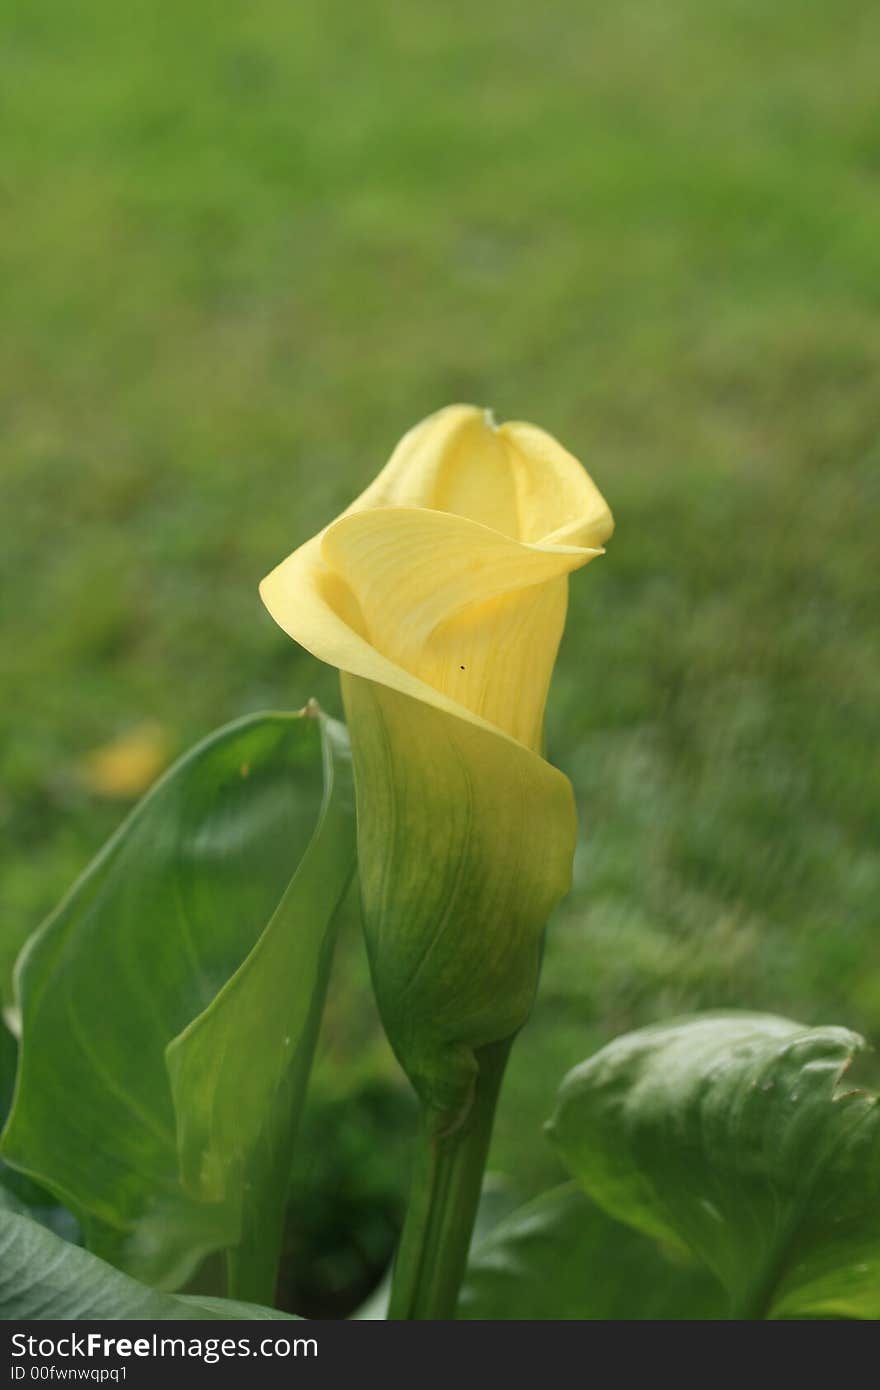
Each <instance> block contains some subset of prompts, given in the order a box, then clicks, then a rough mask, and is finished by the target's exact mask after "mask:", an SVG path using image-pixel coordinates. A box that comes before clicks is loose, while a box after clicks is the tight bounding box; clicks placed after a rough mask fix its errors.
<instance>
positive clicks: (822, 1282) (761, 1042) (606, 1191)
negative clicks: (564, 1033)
mask: <svg viewBox="0 0 880 1390" xmlns="http://www.w3.org/2000/svg"><path fill="white" fill-rule="evenodd" d="M863 1047H864V1043H863V1041H862V1039H861V1038H859V1037H858V1036H857V1035H856V1034H854V1033H849V1032H847V1031H846V1030H845V1029H843V1028H805V1027H804V1026H803V1025H802V1024H799V1023H792V1022H790V1021H789V1020H787V1019H781V1018H774V1017H770V1016H767V1015H752V1014H738V1015H737V1014H722V1015H708V1016H705V1017H697V1018H693V1019H683V1020H680V1021H677V1022H674V1023H670V1024H666V1025H661V1026H658V1027H653V1028H645V1029H643V1030H641V1031H640V1032H637V1033H630V1034H627V1035H626V1036H625V1037H622V1038H618V1039H617V1040H616V1041H615V1042H613V1043H611V1044H609V1046H607V1047H605V1048H603V1049H602V1051H601V1052H599V1053H597V1054H596V1056H595V1057H593V1058H591V1059H590V1060H589V1061H587V1062H585V1063H583V1065H582V1066H580V1067H577V1068H576V1069H575V1070H574V1071H573V1072H571V1073H570V1074H569V1076H568V1077H566V1079H565V1081H564V1082H563V1084H562V1089H561V1091H560V1097H559V1104H558V1108H557V1112H556V1115H555V1117H554V1120H553V1121H552V1124H551V1133H552V1137H553V1138H554V1139H555V1142H556V1144H557V1145H558V1147H559V1149H560V1151H561V1153H562V1156H563V1158H564V1159H565V1161H566V1162H567V1164H568V1166H569V1168H570V1169H571V1171H572V1172H573V1173H574V1174H575V1176H576V1177H577V1178H578V1179H579V1180H580V1181H581V1182H582V1183H583V1185H584V1187H585V1188H586V1190H587V1192H588V1193H589V1194H590V1195H591V1196H592V1197H593V1198H594V1199H595V1200H596V1201H597V1202H598V1203H599V1204H600V1205H601V1206H603V1207H604V1208H605V1209H606V1211H608V1212H610V1213H611V1215H613V1216H616V1217H618V1218H619V1219H621V1220H623V1221H627V1222H629V1223H630V1224H631V1225H633V1226H635V1227H637V1228H638V1229H640V1230H642V1231H645V1232H647V1233H648V1234H651V1235H654V1236H659V1237H660V1238H661V1239H664V1240H666V1241H669V1242H674V1243H676V1244H677V1245H678V1246H679V1247H682V1248H686V1249H690V1250H691V1251H693V1252H695V1253H696V1254H697V1255H699V1256H700V1257H701V1258H702V1259H703V1260H704V1261H705V1263H706V1264H707V1265H708V1266H709V1268H710V1269H712V1270H713V1271H714V1272H715V1273H716V1274H717V1276H718V1278H719V1279H720V1280H721V1282H722V1283H723V1284H724V1286H725V1288H726V1289H727V1291H728V1294H729V1296H730V1315H731V1316H732V1317H735V1318H870V1319H874V1318H878V1317H880V1104H878V1098H877V1097H876V1096H872V1095H869V1094H867V1093H866V1092H864V1091H860V1090H855V1089H847V1087H846V1084H845V1082H844V1074H845V1072H846V1070H847V1068H848V1066H849V1065H850V1063H851V1061H852V1059H853V1057H854V1056H855V1055H856V1053H857V1052H859V1051H860V1050H861V1049H862V1048H863Z"/></svg>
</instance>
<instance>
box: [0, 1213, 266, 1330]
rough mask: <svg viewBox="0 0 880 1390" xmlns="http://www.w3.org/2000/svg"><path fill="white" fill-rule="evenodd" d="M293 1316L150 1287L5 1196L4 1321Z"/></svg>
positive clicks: (1, 1237)
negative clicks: (62, 1236)
mask: <svg viewBox="0 0 880 1390" xmlns="http://www.w3.org/2000/svg"><path fill="white" fill-rule="evenodd" d="M224 1318H235V1319H238V1318H242V1319H249V1320H252V1321H256V1320H259V1319H263V1320H267V1321H268V1320H269V1319H279V1320H284V1321H289V1320H292V1319H291V1315H290V1314H288V1313H279V1312H276V1311H275V1309H273V1308H261V1307H259V1306H257V1305H256V1304H251V1303H238V1302H234V1301H233V1300H231V1299H222V1298H197V1297H180V1296H177V1297H176V1296H174V1295H173V1294H163V1293H157V1292H156V1290H155V1289H148V1288H145V1286H144V1285H143V1284H138V1283H136V1281H135V1280H134V1279H130V1278H129V1277H128V1275H126V1274H121V1273H120V1272H119V1270H118V1269H114V1268H113V1267H112V1265H108V1264H106V1263H105V1262H104V1261H103V1260H99V1259H98V1257H97V1256H96V1255H90V1254H89V1253H88V1252H87V1251H86V1250H80V1249H78V1247H77V1246H75V1245H68V1244H67V1242H66V1241H64V1240H61V1239H60V1238H59V1237H58V1236H56V1235H53V1234H52V1233H51V1231H47V1230H45V1229H44V1228H43V1227H42V1226H40V1225H38V1224H37V1222H35V1221H31V1220H30V1219H29V1218H28V1217H27V1216H25V1215H23V1214H21V1213H20V1212H17V1211H15V1210H10V1209H9V1208H8V1205H7V1204H6V1203H4V1200H3V1199H2V1197H0V1321H4V1322H18V1321H29V1320H38V1321H43V1322H44V1321H49V1320H54V1319H58V1320H59V1321H68V1320H76V1321H83V1320H90V1319H100V1320H101V1321H104V1320H105V1319H109V1320H117V1321H123V1320H126V1319H132V1320H137V1321H140V1320H143V1319H146V1320H149V1321H160V1320H162V1321H165V1320H173V1321H178V1322H179V1321H182V1320H183V1319H189V1320H192V1321H208V1320H210V1321H213V1320H216V1319H224Z"/></svg>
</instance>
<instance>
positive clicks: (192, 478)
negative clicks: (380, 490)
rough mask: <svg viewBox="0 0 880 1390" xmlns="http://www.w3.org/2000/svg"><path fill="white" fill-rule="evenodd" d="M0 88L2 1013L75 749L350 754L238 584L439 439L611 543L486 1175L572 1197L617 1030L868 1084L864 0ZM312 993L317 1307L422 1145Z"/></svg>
mask: <svg viewBox="0 0 880 1390" xmlns="http://www.w3.org/2000/svg"><path fill="white" fill-rule="evenodd" d="M0 43H2V47H0V64H2V84H0V116H2V125H0V131H2V133H0V146H2V153H3V161H2V175H0V188H2V195H3V215H2V220H0V275H2V286H0V288H2V297H3V304H4V319H5V330H6V331H5V332H4V334H3V339H2V343H0V405H2V411H3V415H4V417H5V419H4V425H3V444H2V459H0V491H2V513H3V516H4V521H5V526H4V541H3V546H2V550H0V583H2V593H3V608H4V624H3V653H4V655H3V670H4V681H3V687H4V698H3V701H2V709H0V721H2V729H0V759H2V791H0V825H2V851H0V854H2V881H0V893H2V902H0V960H2V963H3V973H4V974H7V973H8V966H9V964H10V963H11V960H12V959H13V957H14V954H15V951H16V949H17V946H18V945H19V944H20V942H21V941H22V940H23V938H24V936H25V935H26V934H27V933H28V932H29V931H30V930H31V929H32V927H33V926H35V925H36V924H37V923H38V921H39V920H40V918H41V917H42V915H43V914H44V912H46V911H47V910H48V909H49V908H50V907H51V906H53V905H54V903H55V901H56V900H57V898H58V897H59V896H60V894H61V893H62V892H63V891H64V889H65V888H66V887H67V886H68V884H69V882H70V880H71V879H72V877H73V876H74V874H75V873H76V872H77V871H78V870H79V869H80V868H81V867H82V866H83V864H84V863H85V862H86V861H87V859H88V858H89V857H90V855H91V854H92V853H93V852H94V851H95V850H96V849H97V848H98V847H99V845H100V844H101V842H102V841H103V839H104V838H105V837H106V835H107V834H108V833H109V832H110V831H111V830H112V828H113V827H114V826H115V824H116V823H117V822H118V820H119V818H120V816H121V814H122V812H123V810H124V809H125V806H124V804H122V803H118V802H111V801H108V800H104V799H101V798H100V797H98V796H97V795H95V794H93V793H90V792H89V790H88V788H87V786H86V785H85V784H84V782H83V779H82V777H81V775H80V773H79V769H80V768H81V765H82V760H83V758H84V757H85V755H86V754H87V753H88V752H89V750H91V749H93V748H95V747H96V746H98V745H101V744H103V743H105V742H106V741H107V740H108V739H110V738H112V737H113V736H115V735H117V734H120V733H124V732H125V730H126V729H127V728H130V727H133V726H137V725H138V724H140V723H141V722H143V721H146V720H155V721H158V723H159V724H160V725H161V726H162V727H163V728H164V730H165V731H166V736H167V738H168V741H169V746H170V748H171V749H172V750H182V749H183V748H185V747H186V746H187V745H188V744H190V743H191V742H193V741H194V740H195V739H197V738H198V737H200V736H202V735H203V734H204V733H206V732H207V731H208V730H209V729H211V728H212V727H214V726H216V725H217V724H220V723H222V722H224V721H226V720H228V719H230V718H233V717H235V716H237V715H239V714H243V713H246V712H248V711H251V710H257V709H261V708H264V707H280V708H292V707H295V706H299V705H301V704H303V703H304V702H305V700H306V698H307V697H308V696H310V695H316V696H317V697H318V698H319V699H320V700H321V701H322V703H324V704H325V705H326V706H327V707H328V708H329V709H330V710H331V711H333V712H336V711H338V709H339V701H338V691H337V683H336V678H335V674H334V673H333V672H330V671H327V670H325V669H323V668H320V667H318V665H317V663H315V662H314V661H313V660H312V659H311V658H308V657H306V656H305V655H304V654H302V653H300V652H298V651H297V649H296V648H295V647H294V646H293V645H292V644H291V643H290V642H289V641H288V640H287V639H286V638H285V637H283V635H282V634H281V633H280V631H279V630H277V629H276V628H275V627H274V625H273V624H272V622H271V620H270V619H269V618H268V616H267V615H266V614H265V613H264V611H263V610H262V608H261V605H260V603H259V600H258V598H257V594H256V586H257V583H258V581H259V579H260V577H261V576H262V575H263V574H264V573H265V572H266V571H267V570H268V569H269V568H271V567H272V565H274V564H275V563H276V562H277V561H278V560H279V559H281V558H282V557H283V556H284V555H285V554H286V553H287V552H288V551H289V550H291V549H292V548H293V547H294V546H295V545H297V544H298V543H300V542H301V541H302V540H304V539H306V538H307V537H308V536H309V535H310V534H312V533H313V532H314V531H315V530H316V529H317V528H318V527H319V526H320V525H321V524H323V523H324V522H325V521H327V520H328V519H329V518H331V517H332V516H334V515H335V514H336V513H337V512H338V511H339V510H340V509H341V508H342V507H343V506H344V505H345V504H346V503H347V502H348V501H349V500H350V498H351V496H352V495H353V494H354V493H355V492H357V491H359V490H360V489H361V488H362V487H363V486H364V485H365V483H366V482H368V481H369V480H370V478H371V477H372V476H373V474H374V473H375V472H376V471H377V469H378V468H379V467H380V466H381V465H382V463H384V461H385V459H386V457H387V455H388V454H389V452H390V450H391V448H392V447H393V445H394V443H395V442H396V440H397V438H398V437H399V436H400V435H401V434H402V433H403V431H404V430H405V429H406V428H408V427H409V426H410V425H411V424H413V423H414V422H415V421H416V420H418V419H419V418H420V417H422V416H423V415H425V414H427V413H429V412H430V411H432V410H434V409H436V408H437V407H439V406H441V405H443V404H446V403H448V402H450V401H454V400H466V401H473V402H476V403H478V404H485V405H489V406H492V407H493V408H494V409H495V411H496V414H497V415H498V416H499V418H502V419H503V418H511V417H514V418H523V419H528V420H532V421H534V422H536V423H538V424H541V425H543V426H544V427H546V428H548V429H550V430H551V431H552V432H553V433H555V434H556V435H557V436H558V437H559V438H560V439H561V440H562V441H563V442H564V443H565V444H566V445H567V446H568V447H569V448H571V449H572V450H573V452H575V453H576V454H577V455H578V456H579V457H581V458H582V459H583V460H584V462H585V463H586V465H587V467H588V468H589V469H590V470H591V472H592V473H593V475H594V477H595V479H596V481H597V483H598V484H599V486H600V487H601V489H602V490H603V492H604V493H605V495H606V496H607V497H608V499H609V502H610V503H611V506H612V508H613V510H614V512H615V515H616V519H617V526H618V531H617V534H616V536H615V537H614V538H613V540H612V542H611V543H610V545H609V548H608V554H607V556H606V557H605V558H604V559H602V560H600V561H598V562H597V563H596V564H594V565H593V566H591V567H590V568H589V570H587V571H586V572H584V573H582V574H578V575H576V576H575V577H574V580H573V584H572V606H571V614H570V621H569V625H568V629H567V633H566V637H565V641H564V646H563V650H562V654H561V657H560V662H559V668H558V673H557V678H556V682H555V686H554V691H553V695H552V699H551V705H550V710H549V721H548V738H549V750H550V755H551V756H552V758H553V759H554V761H556V762H557V763H558V764H559V765H560V766H562V767H563V768H564V769H565V770H566V771H567V772H568V773H569V775H570V776H571V777H572V779H573V781H574V784H575V787H576V791H577V794H578V798H579V801H580V806H581V828H582V844H581V848H580V850H579V853H578V857H577V862H576V878H575V889H574V892H573V894H572V896H571V897H570V899H569V900H568V902H567V903H566V904H565V906H564V907H563V908H562V909H561V911H560V912H559V914H558V916H557V918H556V920H555V921H554V923H553V926H552V930H551V932H550V935H549V939H548V948H547V955H546V963H545V972H544V980H543V985H542V990H541V996H540V1002H539V1004H538V1007H537V1008H536V1011H535V1014H534V1016H533V1020H532V1022H531V1024H530V1025H529V1027H528V1029H527V1031H526V1033H525V1034H524V1035H523V1037H522V1039H521V1040H520V1042H519V1043H518V1045H517V1049H516V1051H515V1054H514V1063H513V1066H512V1071H511V1076H510V1081H509V1085H508V1088H507V1091H506V1093H505V1097H504V1100H503V1103H502V1107H501V1112H500V1118H499V1127H498V1133H497V1140H496V1144H495V1150H494V1161H495V1163H496V1166H498V1167H500V1168H502V1169H504V1170H506V1171H509V1172H512V1173H514V1174H515V1175H516V1177H517V1179H518V1181H519V1182H520V1184H521V1185H522V1186H523V1187H524V1189H525V1191H526V1192H531V1191H534V1190H537V1189H538V1188H539V1187H540V1186H541V1185H543V1184H544V1183H546V1182H549V1181H554V1180H556V1179H557V1178H558V1177H559V1175H560V1172H561V1170H560V1168H559V1167H558V1164H557V1160H556V1159H555V1157H554V1156H553V1154H552V1153H551V1152H550V1150H549V1148H548V1147H547V1146H546V1145H545V1143H544V1141H543V1139H542V1137H541V1134H540V1126H541V1122H542V1121H543V1119H544V1118H545V1117H546V1115H547V1114H548V1113H549V1111H550V1108H551V1103H552V1093H553V1091H554V1089H555V1085H556V1083H557V1081H558V1079H559V1077H560V1076H561V1074H562V1073H563V1071H565V1070H566V1069H567V1068H568V1067H569V1066H571V1065H572V1064H574V1063H575V1062H578V1061H579V1060H580V1059H581V1058H582V1057H584V1056H585V1055H586V1054H587V1053H588V1052H590V1051H591V1050H592V1049H593V1048H594V1047H595V1046H597V1045H599V1044H600V1043H602V1042H604V1041H606V1040H607V1039H608V1038H610V1037H612V1036H614V1035H615V1034H617V1033H619V1032H622V1031H624V1030H626V1029H628V1028H632V1027H634V1026H637V1025H638V1024H640V1023H643V1022H648V1021H651V1020H654V1019H659V1018H662V1017H664V1016H669V1015H671V1014H675V1013H680V1012H682V1011H684V1010H688V1009H691V1008H695V1007H728V1006H743V1007H748V1008H750V1009H767V1010H772V1011H775V1012H779V1013H782V1014H785V1015H788V1016H791V1017H795V1018H800V1019H802V1020H803V1021H805V1022H808V1023H829V1022H839V1023H843V1024H846V1025H848V1026H851V1027H855V1028H858V1029H861V1030H863V1031H865V1032H867V1034H868V1035H869V1036H873V1038H874V1039H875V1040H876V1039H877V1038H878V1037H880V936H878V931H877V923H876V903H877V900H878V886H880V856H878V850H877V839H876V831H877V826H878V824H880V767H878V760H877V756H876V754H877V744H878V733H880V728H878V716H877V704H878V700H877V695H878V689H880V659H878V651H877V643H876V631H875V628H874V625H875V623H876V607H877V605H876V557H877V549H878V524H880V390H878V379H880V316H878V309H880V85H878V83H877V80H876V63H877V53H878V51H880V9H878V7H877V5H876V3H874V0H839V3H837V4H836V5H833V6H832V5H828V4H825V3H820V0H777V3H775V4H774V5H772V6H768V5H766V4H765V3H759V0H715V3H713V4H711V5H708V4H706V3H705V0H669V3H665V4H661V3H658V2H656V0H639V2H638V3H636V0H615V3H610V0H609V2H608V3H604V4H598V3H585V0H577V3H575V0H550V3H546V4H541V5H539V4H537V3H529V4H523V5H509V4H501V3H495V2H494V0H490V2H488V3H485V4H480V5H474V4H473V3H468V4H465V3H461V2H460V0H451V3H443V4H439V3H435V4H431V3H427V0H414V2H413V3H410V4H408V5H402V4H394V3H391V0H387V3H383V2H382V0H360V3H357V4H354V3H351V0H321V3H317V0H308V3H305V4H292V3H283V0H252V2H251V3H249V4H248V5H247V6H241V7H239V6H226V7H224V6H218V5H216V4H214V3H212V4H209V3H207V0H179V3H176V4H171V3H170V0H156V3H153V4H145V5H136V6H117V5H112V4H110V3H109V0H67V3H65V4H64V5H61V6H60V5H58V4H53V3H49V0H9V3H8V4H7V6H6V8H5V11H4V19H3V21H2V35H0ZM340 964H341V970H340V974H339V977H338V981H337V985H336V989H335V994H334V995H333V998H332V999H331V1006H330V1012H329V1016H328V1020H327V1025H326V1029H325V1050H324V1059H323V1062H322V1064H321V1067H320V1071H319V1076H318V1078H317V1083H316V1092H315V1094H316V1101H317V1103H316V1105H315V1106H314V1107H313V1118H312V1120H311V1122H310V1123H311V1126H312V1128H311V1130H310V1134H311V1136H312V1138H313V1140H314V1141H315V1145H316V1147H315V1148H314V1151H313V1152H312V1153H311V1155H310V1157H308V1158H305V1157H304V1158H303V1160H302V1164H301V1168H302V1171H301V1172H299V1174H298V1177H297V1191H298V1192H299V1193H300V1195H301V1196H302V1194H303V1193H305V1194H307V1195H308V1199H309V1200H308V1201H305V1199H304V1198H303V1200H302V1203H301V1205H302V1210H303V1212H304V1215H303V1217H302V1219H301V1220H300V1221H299V1223H298V1224H297V1223H296V1221H295V1222H294V1224H295V1226H296V1232H295V1236H294V1242H295V1243H296V1241H305V1242H306V1245H307V1246H308V1248H309V1250H310V1251H311V1252H312V1254H313V1255H314V1257H315V1259H316V1261H317V1263H316V1268H318V1267H319V1266H320V1267H321V1268H324V1274H321V1275H318V1276H316V1278H318V1282H319V1283H320V1281H321V1279H323V1280H324V1284H325V1286H326V1288H327V1289H330V1290H331V1291H332V1290H334V1289H335V1290H336V1291H337V1293H339V1291H340V1290H341V1291H342V1292H341V1293H339V1297H340V1298H341V1299H342V1303H343V1305H344V1302H345V1289H346V1288H349V1287H350V1288H352V1289H353V1288H354V1287H355V1285H356V1284H358V1282H359V1281H360V1282H361V1283H363V1271H362V1263H363V1261H362V1259H361V1255H352V1253H351V1250H350V1249H349V1246H348V1244H347V1242H348V1241H349V1238H348V1236H347V1234H346V1232H347V1231H348V1230H349V1229H350V1228H351V1227H352V1225H357V1223H358V1221H359V1220H360V1221H361V1227H362V1230H361V1233H360V1237H359V1238H360V1239H361V1241H362V1245H363V1246H364V1248H366V1249H368V1250H369V1251H371V1252H373V1253H372V1254H371V1255H370V1256H369V1259H373V1258H375V1261H376V1263H377V1264H378V1263H380V1261H381V1258H383V1256H382V1250H384V1242H385V1241H386V1239H387V1235H386V1229H385V1225H384V1224H383V1223H384V1222H386V1221H390V1223H391V1225H392V1226H393V1222H394V1219H395V1218H394V1213H395V1211H396V1210H397V1207H398V1205H399V1194H400V1189H401V1180H400V1156H399V1154H400V1148H401V1145H402V1143H403V1138H402V1136H403V1135H404V1134H405V1132H406V1130H407V1126H408V1123H409V1109H408V1106H407V1104H406V1100H405V1097H404V1092H403V1088H402V1084H401V1082H400V1078H399V1074H398V1073H397V1071H396V1068H395V1067H394V1064H393V1062H392V1061H391V1060H390V1058H389V1056H388V1054H387V1051H386V1049H385V1047H384V1044H383V1043H382V1040H381V1038H380V1036H379V1034H378V1030H377V1025H376V1022H375V1017H374V1013H373V1009H372V1005H371V1004H370V1002H369V996H368V994H367V991H366V986H365V981H364V967H363V959H362V955H361V948H360V945H359V941H358V937H357V933H356V930H355V929H354V927H353V926H350V928H349V930H348V931H347V933H346V935H345V939H344V942H343V949H342V956H341V962H340ZM4 987H5V988H6V989H7V990H8V984H6V983H4ZM7 997H8V996H7ZM352 1078H354V1080H353V1079H352ZM352 1086H356V1087H357V1089H358V1095H357V1099H356V1102H355V1103H354V1104H352V1103H351V1102H349V1100H348V1093H349V1091H350V1089H351V1087H352ZM389 1133H393V1134H394V1135H395V1136H397V1137H395V1138H394V1140H393V1141H392V1140H390V1139H389V1138H388V1135H389ZM377 1212H380V1213H381V1215H380V1216H378V1217H377V1215H376V1213H377ZM358 1213H360V1215H358ZM389 1213H390V1214H389ZM377 1223H378V1224H377ZM359 1229H360V1228H359ZM349 1244H350V1242H349ZM377 1252H378V1253H377ZM321 1261H324V1262H325V1265H324V1266H322V1265H321ZM368 1263H369V1260H368ZM325 1266H326V1267H325ZM346 1271H348V1272H346ZM346 1281H348V1282H346ZM360 1291H362V1290H360ZM334 1296H335V1295H334ZM320 1306H322V1307H323V1306H327V1305H325V1304H321V1305H320ZM334 1306H335V1305H334Z"/></svg>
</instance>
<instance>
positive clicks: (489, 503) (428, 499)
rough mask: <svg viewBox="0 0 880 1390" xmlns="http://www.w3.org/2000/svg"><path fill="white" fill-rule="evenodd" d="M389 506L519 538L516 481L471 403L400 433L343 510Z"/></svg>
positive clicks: (483, 415)
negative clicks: (424, 510) (451, 516)
mask: <svg viewBox="0 0 880 1390" xmlns="http://www.w3.org/2000/svg"><path fill="white" fill-rule="evenodd" d="M389 506H404V507H428V508H431V509H433V510H435V511H441V512H453V513H455V514H456V515H458V516H465V517H469V518H470V519H471V520H472V521H480V522H483V523H484V524H485V525H486V526H492V527H494V528H495V530H497V531H502V532H503V533H504V534H506V535H509V536H518V535H519V514H518V510H517V486H516V479H515V477H514V474H513V469H512V467H511V463H510V458H509V455H508V451H507V449H506V448H505V446H504V444H503V442H502V440H501V439H500V438H499V434H498V431H497V429H496V428H495V426H494V424H493V423H492V420H491V417H490V416H489V414H488V413H487V412H486V411H485V410H479V409H478V408H477V407H476V406H472V405H452V406H447V408H446V409H445V410H438V411H437V413H436V414H435V415H430V416H428V418H427V420H422V421H421V423H420V424H418V425H416V426H415V427H414V428H413V429H411V430H410V431H409V432H408V433H407V434H405V435H404V437H403V439H402V440H401V441H400V443H399V444H398V446H397V448H396V449H395V450H394V453H393V454H392V456H391V458H390V460H389V462H388V463H387V465H386V466H385V468H383V470H382V472H381V473H380V474H379V476H378V477H377V478H376V480H375V481H374V482H373V483H372V484H371V485H370V487H368V488H367V490H366V492H363V493H362V494H361V496H360V497H359V498H358V499H357V500H356V501H355V502H353V503H352V505H351V507H350V508H349V509H348V510H349V511H363V510H364V509H366V508H371V507H389Z"/></svg>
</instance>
